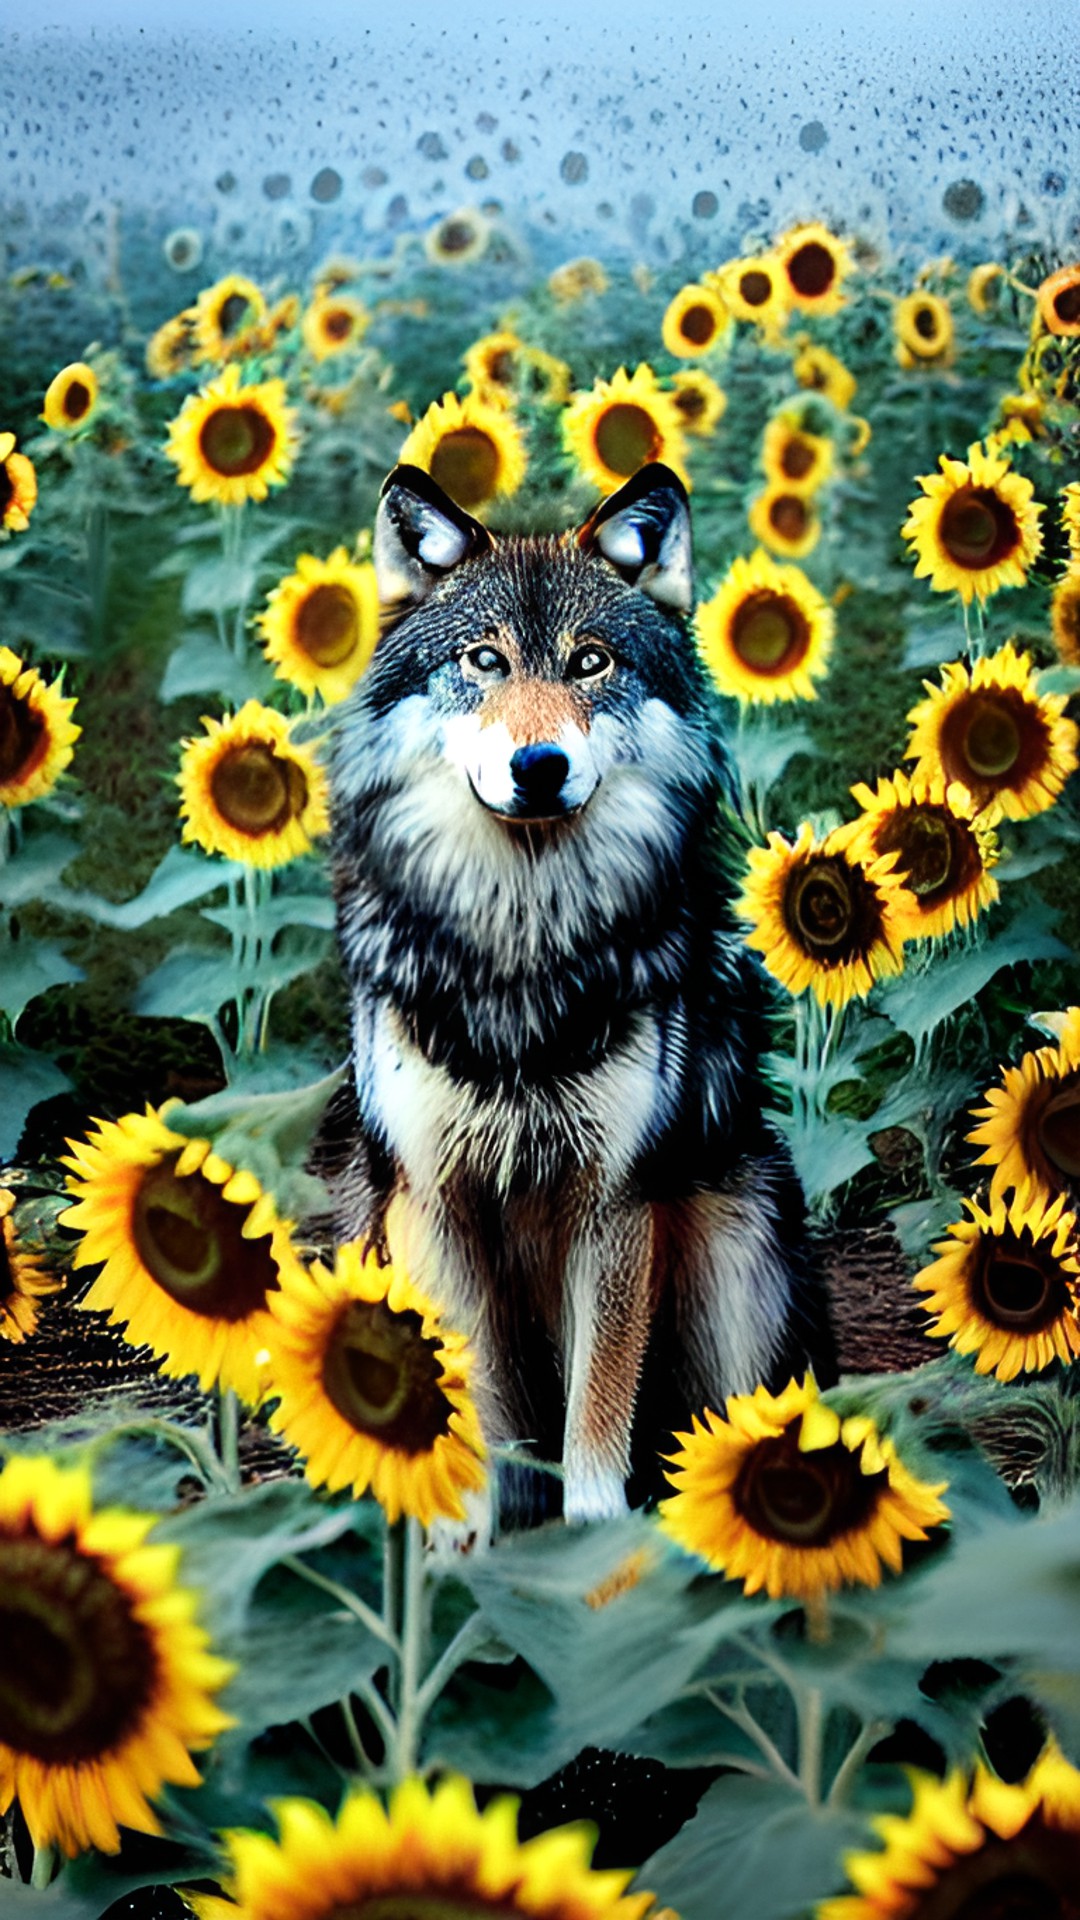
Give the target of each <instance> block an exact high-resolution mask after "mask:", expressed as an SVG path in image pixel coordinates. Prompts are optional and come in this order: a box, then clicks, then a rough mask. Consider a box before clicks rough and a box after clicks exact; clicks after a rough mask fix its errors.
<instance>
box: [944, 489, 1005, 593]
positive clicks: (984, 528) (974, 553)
mask: <svg viewBox="0 0 1080 1920" xmlns="http://www.w3.org/2000/svg"><path fill="white" fill-rule="evenodd" d="M938 539H939V540H940V542H941V545H942V547H943V548H944V549H945V552H946V553H947V554H948V556H949V559H950V560H951V561H952V562H953V564H954V566H957V567H966V568H967V569H968V571H969V572H971V573H977V572H979V571H981V570H982V569H983V568H985V567H996V566H999V565H1000V563H1001V562H1002V561H1003V560H1007V559H1008V558H1009V556H1010V554H1012V553H1015V551H1016V549H1017V547H1018V546H1019V545H1020V527H1019V524H1018V522H1017V518H1016V515H1015V513H1014V512H1013V510H1012V508H1011V507H1010V505H1009V503H1008V501H1007V500H1002V499H1001V498H1000V497H999V495H998V494H996V493H995V492H994V489H993V487H960V488H959V489H958V490H957V492H956V493H954V494H952V495H951V496H950V498H949V499H948V500H947V501H946V502H945V505H944V507H943V508H942V512H941V518H940V520H939V521H938Z"/></svg>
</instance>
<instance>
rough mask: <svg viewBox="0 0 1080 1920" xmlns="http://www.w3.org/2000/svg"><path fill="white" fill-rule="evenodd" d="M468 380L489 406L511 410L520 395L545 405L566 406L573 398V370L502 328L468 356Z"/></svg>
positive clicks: (489, 334)
mask: <svg viewBox="0 0 1080 1920" xmlns="http://www.w3.org/2000/svg"><path fill="white" fill-rule="evenodd" d="M465 378H466V380H467V382H468V384H469V386H470V388H471V389H472V391H473V392H474V393H475V394H477V396H478V397H479V398H480V399H481V400H484V401H486V402H487V403H488V405H489V406H498V407H511V406H513V404H514V402H515V400H517V398H518V396H519V395H521V396H523V397H525V398H527V399H529V400H534V401H538V402H540V404H541V405H543V406H548V407H563V406H565V405H566V402H567V400H568V399H569V397H570V369H569V367H568V366H567V364H566V361H565V360H557V359H556V357H555V355H554V354H553V353H545V352H544V349H543V348H542V347H530V346H526V344H525V342H524V341H523V340H519V339H518V336H517V334H516V333H511V332H510V331H509V329H507V328H503V329H502V331H501V332H499V333H488V334H485V335H484V337H483V339H481V340H476V341H474V343H473V345H472V346H471V347H470V348H469V350H468V352H467V353H466V355H465Z"/></svg>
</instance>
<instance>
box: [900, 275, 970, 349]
mask: <svg viewBox="0 0 1080 1920" xmlns="http://www.w3.org/2000/svg"><path fill="white" fill-rule="evenodd" d="M893 331H894V332H895V335H896V358H897V360H898V361H899V363H900V365H901V366H902V367H918V366H930V365H932V366H938V367H941V366H948V365H949V363H950V361H951V360H952V357H953V348H954V345H955V341H956V328H955V326H954V325H953V317H952V309H951V307H950V306H949V303H948V301H947V300H946V299H944V298H943V297H942V295H941V294H940V293H930V292H928V291H927V289H926V288H925V287H921V288H920V289H919V290H918V291H917V292H916V293H909V294H906V295H905V297H904V299H903V300H898V301H897V303H896V306H895V308H894V309H893Z"/></svg>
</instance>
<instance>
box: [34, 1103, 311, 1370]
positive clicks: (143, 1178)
mask: <svg viewBox="0 0 1080 1920" xmlns="http://www.w3.org/2000/svg"><path fill="white" fill-rule="evenodd" d="M165 1111H167V1109H166V1110H165ZM68 1145H69V1147H70V1148H71V1158H70V1159H65V1160H64V1162H63V1164H64V1166H66V1167H67V1168H68V1169H69V1175H68V1181H67V1185H68V1191H69V1192H70V1193H71V1195H72V1197H73V1200H74V1201H75V1205H73V1206H70V1207H69V1208H68V1209H67V1211H66V1212H65V1213H63V1214H62V1215H61V1216H60V1218H61V1224H62V1225H63V1226H65V1227H71V1228H73V1229H74V1230H75V1231H76V1232H78V1233H79V1234H81V1236H82V1238H81V1241H80V1244H79V1246H78V1248H77V1250H76V1253H75V1258H74V1264H75V1266H76V1267H89V1266H96V1265H97V1264H98V1262H104V1265H103V1266H102V1269H101V1272H100V1273H99V1274H98V1276H97V1278H96V1280H95V1281H94V1283H93V1285H92V1287H91V1288H90V1290H89V1292H88V1293H87V1294H86V1296H85V1298H84V1299H83V1300H82V1301H81V1302H80V1305H81V1306H83V1307H85V1308H87V1309H91V1310H93V1309H96V1308H102V1307H104V1308H106V1309H107V1310H108V1314H109V1319H110V1321H111V1322H112V1323H113V1324H114V1325H118V1324H119V1325H123V1327H124V1339H125V1340H127V1341H128V1342H129V1343H130V1344H131V1345H132V1346H148V1347H150V1348H152V1350H153V1352H154V1353H155V1354H157V1355H158V1357H159V1359H160V1361H161V1367H162V1372H163V1373H167V1374H173V1375H183V1374H187V1373H194V1374H197V1375H198V1377H199V1385H200V1386H201V1387H202V1389H203V1391H204V1392H207V1391H208V1390H209V1389H210V1387H212V1386H213V1385H214V1383H215V1382H218V1383H219V1384H220V1385H221V1386H222V1387H223V1388H228V1387H232V1388H235V1390H236V1392H237V1393H239V1394H241V1395H242V1396H243V1398H244V1399H245V1400H252V1401H254V1400H257V1399H258V1397H259V1394H260V1392H261V1389H262V1382H263V1379H264V1377H265V1376H264V1371H263V1361H262V1359H261V1357H260V1356H262V1355H263V1353H264V1351H265V1348H266V1345H267V1341H268V1337H269V1335H270V1334H271V1333H272V1331H273V1323H272V1321H271V1319H270V1314H269V1302H270V1299H271V1297H272V1296H273V1295H274V1294H275V1293H276V1291H277V1289H278V1287H279V1286H280V1284H281V1278H282V1275H283V1273H291V1272H292V1271H293V1269H294V1268H297V1267H298V1266H299V1262H298V1261H297V1258H296V1255H295V1253H294V1252H293V1250H292V1244H291V1241H290V1239H289V1233H288V1228H287V1226H286V1225H285V1224H284V1223H283V1222H281V1221H280V1220H279V1219H278V1216H277V1211H276V1208H275V1206H274V1202H273V1199H272V1198H271V1196H270V1195H269V1194H267V1193H264V1192H263V1190H262V1188H261V1186H260V1185H259V1182H258V1180H256V1178H255V1176H254V1174H251V1173H247V1172H244V1171H243V1170H241V1169H237V1168H233V1167H232V1166H230V1165H229V1164H228V1162H227V1161H225V1160H222V1159H221V1158H220V1156H219V1155H218V1154H216V1153H215V1152H214V1150H213V1148H212V1146H211V1144H210V1142H209V1140H193V1139H190V1138H189V1137H188V1136H187V1135H186V1134H181V1133H174V1132H173V1130H172V1128H171V1127H169V1126H168V1125H167V1123H166V1120H165V1118H164V1117H163V1113H159V1112H155V1110H154V1109H153V1108H152V1107H147V1110H146V1112H145V1114H140V1113H128V1114H124V1115H123V1116H122V1118H121V1119H120V1120H118V1121H115V1122H114V1121H111V1120H99V1121H97V1122H95V1131H94V1132H92V1133H91V1135H90V1137H89V1139H88V1140H85V1141H74V1140H69V1141H68Z"/></svg>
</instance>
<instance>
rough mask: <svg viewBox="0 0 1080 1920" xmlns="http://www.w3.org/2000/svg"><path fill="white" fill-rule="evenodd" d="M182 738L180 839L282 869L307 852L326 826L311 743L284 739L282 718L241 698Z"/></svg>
mask: <svg viewBox="0 0 1080 1920" xmlns="http://www.w3.org/2000/svg"><path fill="white" fill-rule="evenodd" d="M203 726H204V727H205V728H206V732H205V733H204V734H203V735H201V737H199V738H198V739H195V740H186V741H185V742H184V749H183V753H182V756H181V760H180V772H179V773H178V774H177V776H176V778H177V785H178V786H179V788H180V817H181V819H182V820H183V822H184V831H183V836H182V837H183V839H184V840H185V842H190V841H195V842H196V843H197V844H198V845H199V846H200V847H202V848H203V849H204V850H205V851H206V852H207V853H222V854H224V856H225V858H226V859H227V860H239V861H242V862H243V863H244V864H245V865H247V866H252V867H267V868H272V867H282V866H286V865H287V864H288V862H289V861H290V860H296V859H297V858H298V857H299V856H300V855H301V854H304V853H309V852H310V851H311V846H312V842H313V841H314V840H315V839H316V838H317V837H318V835H319V834H323V833H326V832H327V831H328V829H329V825H330V815H329V811H328V799H327V795H328V787H327V780H326V774H325V772H324V770H323V768H322V767H321V766H320V765H319V763H318V761H317V759H316V758H315V753H314V750H313V749H312V748H311V747H310V746H302V745H300V744H299V743H298V742H296V741H294V740H293V739H291V738H290V734H289V722H288V721H287V720H286V718H285V716H284V714H281V713H275V711H274V709H273V708H272V707H264V706H262V705H260V703H259V701H258V700H246V701H245V702H244V705H243V706H242V707H241V708H240V711H239V713H234V714H231V715H230V716H229V717H228V718H227V719H225V720H213V719H210V718H207V717H206V716H204V718H203Z"/></svg>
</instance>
